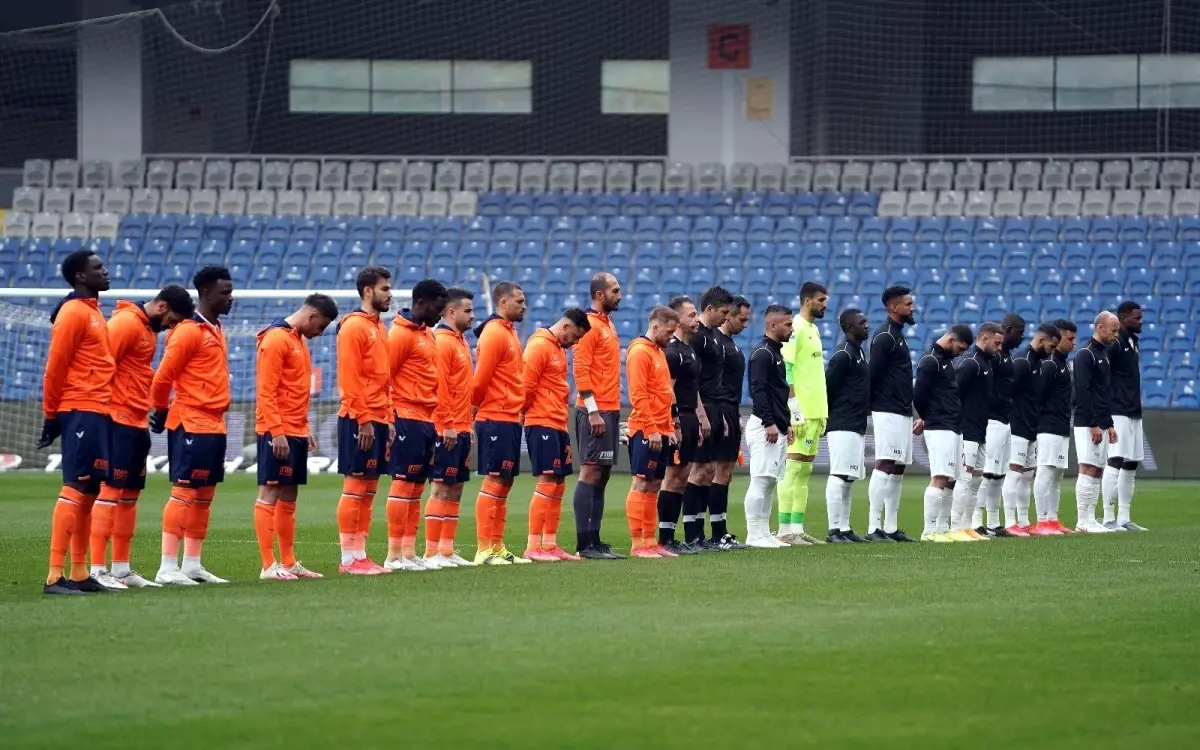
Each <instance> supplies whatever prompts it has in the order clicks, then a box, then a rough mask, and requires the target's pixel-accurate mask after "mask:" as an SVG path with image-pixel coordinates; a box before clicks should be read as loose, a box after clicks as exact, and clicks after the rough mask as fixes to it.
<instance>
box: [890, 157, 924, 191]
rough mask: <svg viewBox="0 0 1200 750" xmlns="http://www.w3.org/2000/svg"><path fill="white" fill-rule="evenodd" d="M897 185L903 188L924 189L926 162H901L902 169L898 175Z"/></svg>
mask: <svg viewBox="0 0 1200 750" xmlns="http://www.w3.org/2000/svg"><path fill="white" fill-rule="evenodd" d="M896 186H897V187H898V188H900V189H901V190H924V189H925V163H924V162H919V161H906V162H902V163H901V164H900V171H899V172H898V173H897V176H896Z"/></svg>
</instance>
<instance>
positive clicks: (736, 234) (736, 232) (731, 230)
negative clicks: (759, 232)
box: [717, 216, 750, 242]
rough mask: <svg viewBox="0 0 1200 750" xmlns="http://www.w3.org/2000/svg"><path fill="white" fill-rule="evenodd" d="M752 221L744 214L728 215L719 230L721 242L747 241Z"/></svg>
mask: <svg viewBox="0 0 1200 750" xmlns="http://www.w3.org/2000/svg"><path fill="white" fill-rule="evenodd" d="M749 227H750V221H749V220H748V219H746V217H744V216H727V217H726V218H725V219H724V220H723V221H722V222H721V229H720V231H718V232H717V240H718V241H719V242H745V241H746V232H747V231H748V230H749Z"/></svg>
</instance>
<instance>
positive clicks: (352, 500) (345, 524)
mask: <svg viewBox="0 0 1200 750" xmlns="http://www.w3.org/2000/svg"><path fill="white" fill-rule="evenodd" d="M366 484H367V483H366V482H365V481H364V480H362V479H356V478H354V477H346V479H345V480H344V481H343V482H342V497H341V499H340V500H338V506H337V522H338V537H339V541H340V543H341V546H342V552H343V553H345V554H350V553H352V552H354V550H355V547H356V543H357V540H358V531H359V527H360V526H361V523H360V522H359V514H361V513H362V509H363V502H362V500H363V494H364V493H365V492H366Z"/></svg>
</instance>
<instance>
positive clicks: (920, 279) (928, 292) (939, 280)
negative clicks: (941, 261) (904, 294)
mask: <svg viewBox="0 0 1200 750" xmlns="http://www.w3.org/2000/svg"><path fill="white" fill-rule="evenodd" d="M915 290H916V293H917V294H918V295H919V296H920V297H921V298H922V299H928V298H929V297H935V296H937V295H939V294H945V293H946V279H945V278H944V277H943V275H942V272H941V270H940V269H938V268H922V269H920V270H918V271H917V285H916V287H915Z"/></svg>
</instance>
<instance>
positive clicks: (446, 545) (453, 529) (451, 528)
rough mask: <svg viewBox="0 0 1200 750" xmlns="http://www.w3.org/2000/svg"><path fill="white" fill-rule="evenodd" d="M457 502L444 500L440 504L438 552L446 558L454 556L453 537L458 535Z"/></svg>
mask: <svg viewBox="0 0 1200 750" xmlns="http://www.w3.org/2000/svg"><path fill="white" fill-rule="evenodd" d="M458 505H459V503H458V501H457V500H446V501H444V502H443V504H442V533H441V534H440V536H439V541H438V551H439V552H441V554H443V555H445V556H446V557H450V556H451V555H453V554H454V535H455V534H456V533H458Z"/></svg>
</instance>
